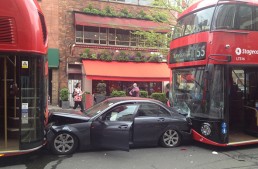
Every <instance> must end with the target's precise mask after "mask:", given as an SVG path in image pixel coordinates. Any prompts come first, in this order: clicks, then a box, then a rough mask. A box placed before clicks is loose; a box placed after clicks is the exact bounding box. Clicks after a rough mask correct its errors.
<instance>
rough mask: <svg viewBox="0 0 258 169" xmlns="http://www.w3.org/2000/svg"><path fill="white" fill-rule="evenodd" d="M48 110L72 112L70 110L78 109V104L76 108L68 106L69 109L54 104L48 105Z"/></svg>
mask: <svg viewBox="0 0 258 169" xmlns="http://www.w3.org/2000/svg"><path fill="white" fill-rule="evenodd" d="M48 110H49V112H72V111H80V106H78V107H77V109H75V110H74V109H73V108H72V107H70V108H69V109H62V107H59V106H58V105H57V106H54V105H48Z"/></svg>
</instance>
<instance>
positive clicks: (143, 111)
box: [137, 103, 170, 117]
mask: <svg viewBox="0 0 258 169" xmlns="http://www.w3.org/2000/svg"><path fill="white" fill-rule="evenodd" d="M137 115H138V116H148V117H166V116H170V113H169V112H168V111H167V110H165V109H164V108H163V107H161V106H159V105H157V104H154V103H142V104H141V105H140V107H139V109H138V112H137Z"/></svg>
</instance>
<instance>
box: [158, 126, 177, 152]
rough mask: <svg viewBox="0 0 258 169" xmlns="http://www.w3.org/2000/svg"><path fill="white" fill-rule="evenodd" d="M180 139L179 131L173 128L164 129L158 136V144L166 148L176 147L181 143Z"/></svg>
mask: <svg viewBox="0 0 258 169" xmlns="http://www.w3.org/2000/svg"><path fill="white" fill-rule="evenodd" d="M181 141H182V137H181V135H180V133H179V132H178V131H176V130H174V129H168V130H166V131H165V132H164V133H163V134H162V136H161V138H160V144H161V145H162V146H163V147H167V148H171V147H177V146H179V145H180V144H181Z"/></svg>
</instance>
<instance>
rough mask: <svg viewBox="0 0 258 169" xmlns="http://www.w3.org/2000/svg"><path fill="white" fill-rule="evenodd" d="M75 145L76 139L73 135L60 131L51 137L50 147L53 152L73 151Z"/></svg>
mask: <svg viewBox="0 0 258 169" xmlns="http://www.w3.org/2000/svg"><path fill="white" fill-rule="evenodd" d="M77 146H78V140H77V138H76V137H75V136H74V135H72V134H70V133H68V132H61V133H58V134H57V135H56V137H55V138H54V139H53V141H52V146H51V147H52V151H53V153H54V154H61V155H66V154H71V153H73V152H74V151H75V150H76V148H77Z"/></svg>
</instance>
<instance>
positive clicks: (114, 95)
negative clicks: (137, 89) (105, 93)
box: [111, 90, 126, 97]
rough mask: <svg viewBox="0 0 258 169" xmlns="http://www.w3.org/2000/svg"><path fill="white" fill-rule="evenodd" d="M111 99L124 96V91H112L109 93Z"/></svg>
mask: <svg viewBox="0 0 258 169" xmlns="http://www.w3.org/2000/svg"><path fill="white" fill-rule="evenodd" d="M111 96H112V97H124V96H126V94H125V91H117V90H113V91H112V93H111Z"/></svg>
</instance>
